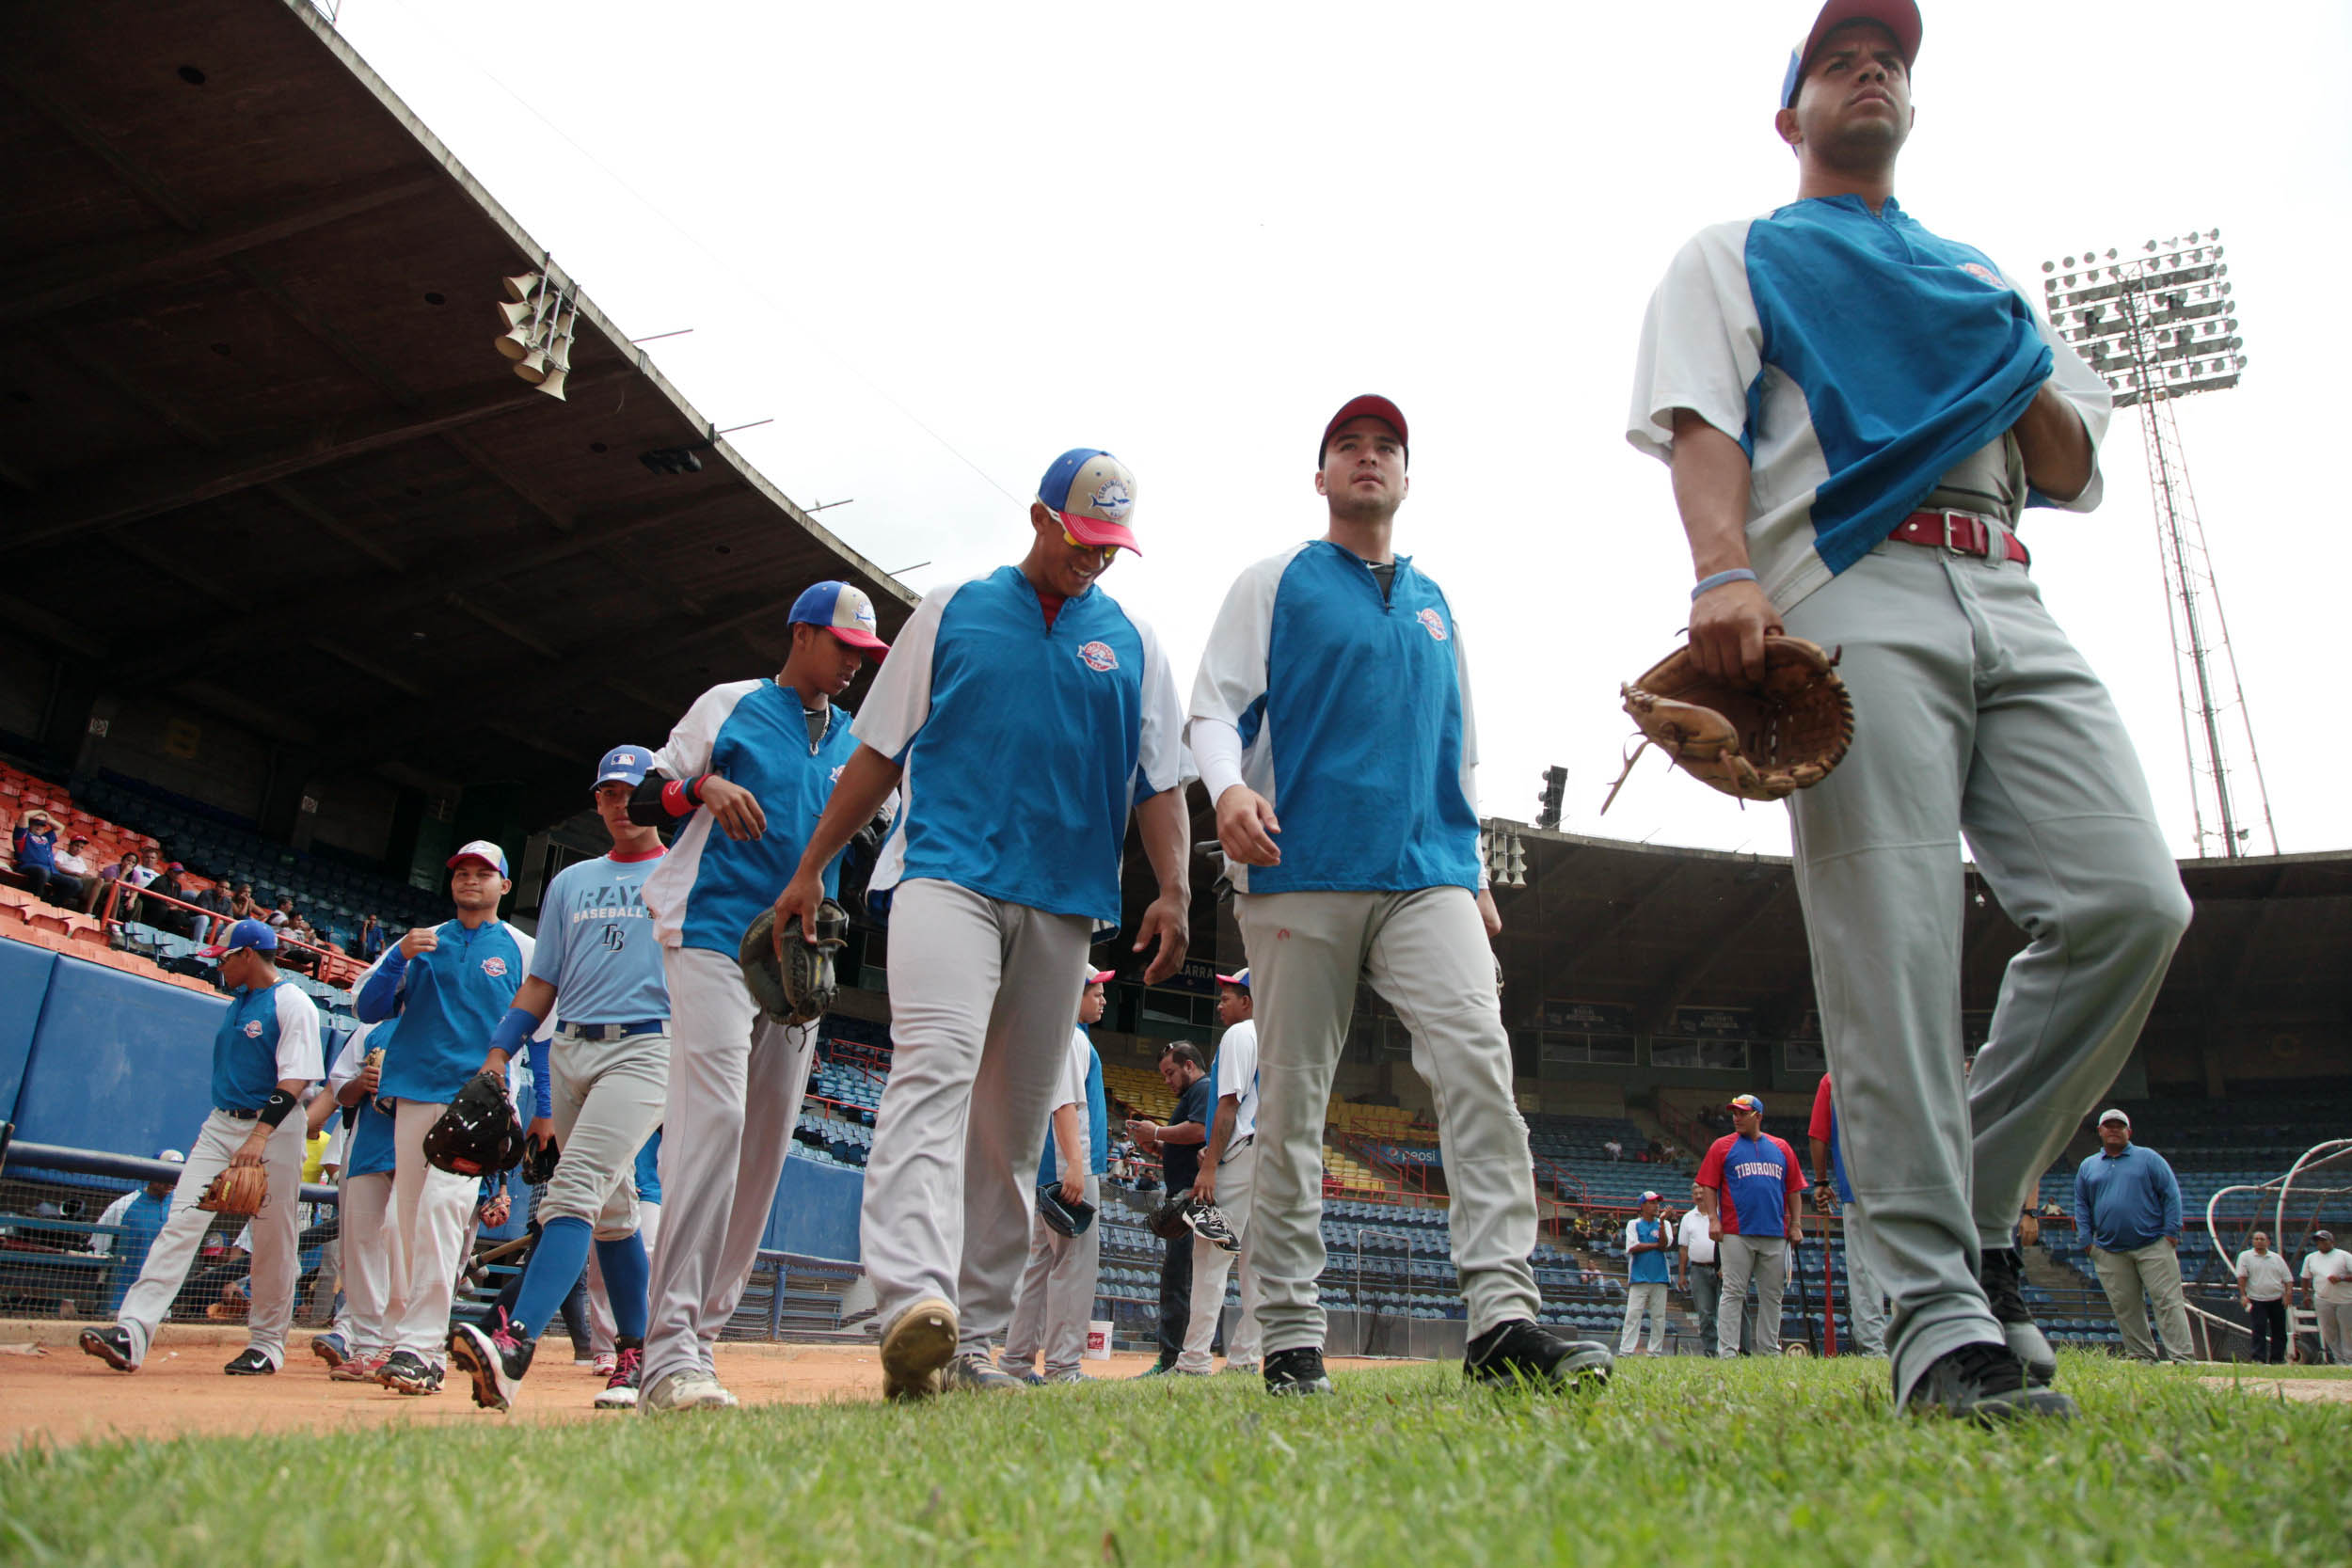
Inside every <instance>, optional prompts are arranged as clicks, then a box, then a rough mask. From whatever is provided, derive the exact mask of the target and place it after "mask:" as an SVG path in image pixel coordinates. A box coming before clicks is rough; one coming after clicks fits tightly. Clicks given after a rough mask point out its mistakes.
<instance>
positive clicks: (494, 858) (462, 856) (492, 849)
mask: <svg viewBox="0 0 2352 1568" xmlns="http://www.w3.org/2000/svg"><path fill="white" fill-rule="evenodd" d="M468 861H479V862H480V863H483V864H484V865H486V866H488V867H489V868H490V869H491V870H493V871H495V872H497V873H498V874H499V875H500V876H501V877H503V876H505V875H506V851H505V850H503V849H501V848H500V847H498V846H497V845H495V844H493V843H491V842H490V841H489V840H488V839H486V838H477V839H475V840H473V841H472V842H471V843H469V844H467V845H464V846H462V847H460V848H459V849H458V851H457V853H455V854H453V855H452V856H450V858H449V869H450V870H452V871H454V870H456V869H457V868H458V867H459V866H461V865H463V864H465V863H467V862H468Z"/></svg>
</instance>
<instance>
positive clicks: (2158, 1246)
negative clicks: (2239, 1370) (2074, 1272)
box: [2090, 1240, 2197, 1361]
mask: <svg viewBox="0 0 2352 1568" xmlns="http://www.w3.org/2000/svg"><path fill="white" fill-rule="evenodd" d="M2090 1266H2091V1267H2092V1268H2093V1269H2096V1270H2097V1271H2098V1274H2099V1288H2100V1289H2101V1290H2103V1291H2106V1293H2107V1305H2108V1306H2109V1307H2114V1308H2115V1329H2116V1332H2117V1333H2119V1334H2121V1335H2122V1336H2123V1354H2126V1355H2128V1356H2130V1357H2131V1358H2132V1359H2133V1360H2135V1361H2167V1360H2169V1361H2194V1360H2196V1359H2197V1342H2196V1340H2195V1339H2193V1338H2190V1336H2189V1331H2188V1307H2187V1304H2186V1303H2185V1301H2183V1299H2182V1297H2181V1255H2180V1254H2179V1253H2177V1252H2175V1251H2173V1250H2172V1243H2169V1242H2166V1241H2161V1240H2158V1241H2153V1242H2151V1243H2148V1244H2147V1245H2146V1246H2143V1247H2133V1248H2131V1249H2130V1250H2129V1251H2127V1252H2109V1251H2108V1250H2107V1249H2106V1248H2105V1247H2103V1246H2096V1245H2094V1246H2092V1247H2091V1249H2090ZM2152 1306H2153V1307H2154V1308H2155V1309H2156V1333H2157V1334H2158V1335H2161V1336H2162V1337H2163V1338H2164V1351H2163V1353H2162V1354H2158V1353H2157V1350H2156V1341H2155V1339H2154V1338H2153V1337H2151V1336H2150V1334H2149V1333H2148V1308H2149V1307H2152Z"/></svg>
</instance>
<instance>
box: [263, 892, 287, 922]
mask: <svg viewBox="0 0 2352 1568" xmlns="http://www.w3.org/2000/svg"><path fill="white" fill-rule="evenodd" d="M262 919H264V920H266V921H268V922H269V924H270V926H271V927H272V928H273V929H276V930H279V931H283V930H284V929H285V928H286V927H289V926H291V925H293V924H294V895H293V894H291V893H281V894H279V895H278V907H277V908H276V909H274V910H272V911H269V913H267V914H265V915H263V916H262Z"/></svg>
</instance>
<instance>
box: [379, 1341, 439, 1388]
mask: <svg viewBox="0 0 2352 1568" xmlns="http://www.w3.org/2000/svg"><path fill="white" fill-rule="evenodd" d="M375 1381H376V1382H378V1383H380V1384H382V1385H383V1386H385V1387H387V1388H389V1389H390V1390H391V1391H392V1392H393V1393H395V1394H437V1393H439V1392H440V1391H441V1374H440V1373H439V1372H437V1371H435V1370H433V1369H432V1368H431V1367H429V1366H427V1365H425V1360H424V1357H422V1356H421V1355H419V1354H417V1353H416V1352H414V1351H407V1350H396V1351H394V1352H392V1354H389V1355H388V1356H386V1357H385V1358H384V1365H382V1366H381V1367H378V1368H377V1369H376V1370H375Z"/></svg>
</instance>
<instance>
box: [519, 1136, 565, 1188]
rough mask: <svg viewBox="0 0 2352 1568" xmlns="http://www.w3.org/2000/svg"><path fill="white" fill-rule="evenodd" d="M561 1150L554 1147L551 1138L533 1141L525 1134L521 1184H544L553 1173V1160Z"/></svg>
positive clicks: (539, 1185) (553, 1141)
mask: <svg viewBox="0 0 2352 1568" xmlns="http://www.w3.org/2000/svg"><path fill="white" fill-rule="evenodd" d="M561 1152H562V1151H561V1150H560V1149H558V1148H556V1147H555V1140H554V1139H553V1138H541V1139H538V1140H536V1141H533V1140H532V1139H531V1138H530V1137H528V1136H526V1137H525V1138H524V1140H523V1185H524V1186H526V1187H544V1186H546V1185H547V1184H548V1178H550V1177H552V1176H553V1175H554V1174H555V1162H556V1159H557V1157H558V1155H559V1154H561Z"/></svg>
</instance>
